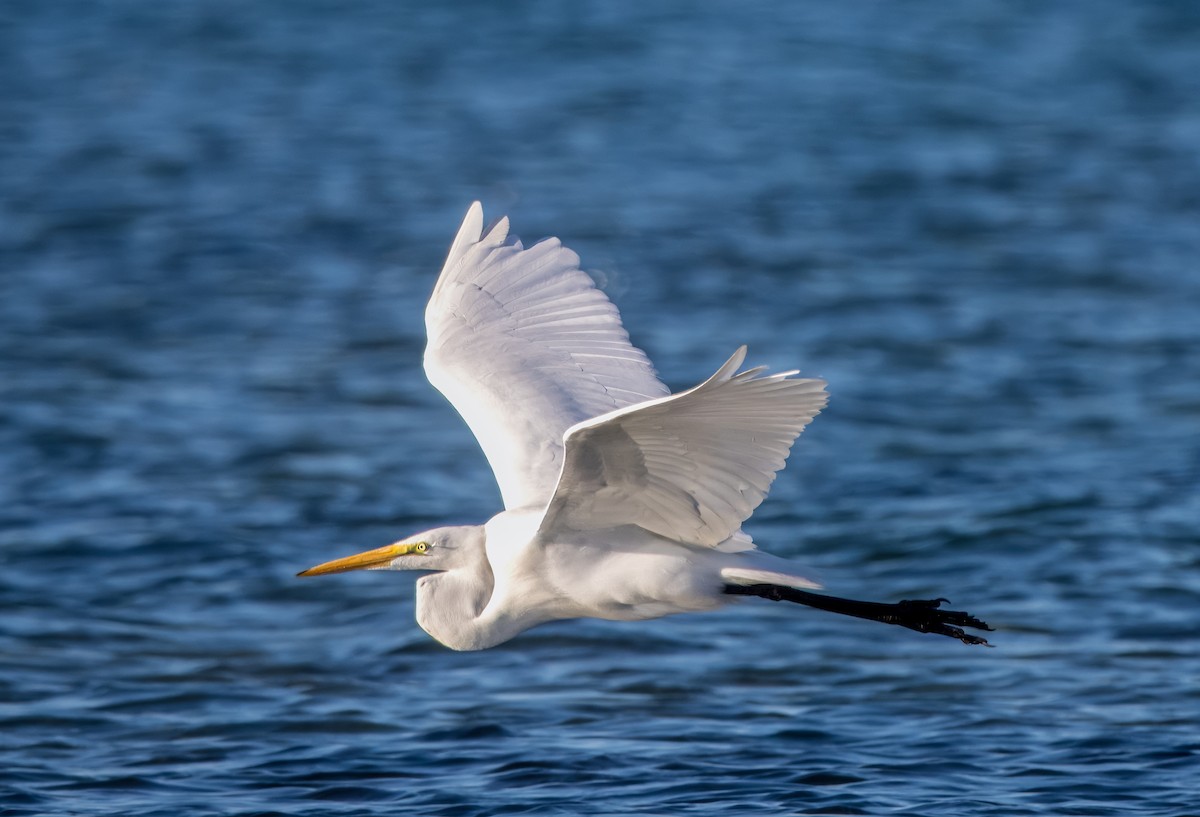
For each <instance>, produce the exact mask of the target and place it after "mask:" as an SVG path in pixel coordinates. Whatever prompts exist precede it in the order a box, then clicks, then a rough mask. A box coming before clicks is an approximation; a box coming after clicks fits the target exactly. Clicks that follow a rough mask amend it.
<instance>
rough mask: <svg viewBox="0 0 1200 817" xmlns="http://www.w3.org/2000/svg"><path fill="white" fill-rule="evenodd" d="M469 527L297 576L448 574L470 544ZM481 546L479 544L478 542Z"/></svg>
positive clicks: (395, 544) (426, 536)
mask: <svg viewBox="0 0 1200 817" xmlns="http://www.w3.org/2000/svg"><path fill="white" fill-rule="evenodd" d="M471 530H473V528H470V527H449V528H435V529H433V530H429V531H425V532H424V533H418V534H414V535H412V536H409V537H407V538H405V539H401V540H400V541H398V542H393V543H392V544H390V545H384V546H383V547H381V548H375V549H374V550H368V551H364V552H363V553H356V554H354V555H353V556H344V557H342V558H341V559H334V560H333V561H331V562H324V563H322V564H319V565H317V566H315V567H310V568H309V569H308V570H302V571H300V572H299V573H297V574H296V575H298V576H323V575H326V574H328V573H345V572H347V571H350V570H448V569H450V568H452V567H454V566H456V565H457V563H458V562H459V561H460V559H459V558H458V557H459V556H460V555H461V554H460V552H459V551H460V545H462V544H464V543H466V542H470V541H472V539H473V537H470V536H469V535H468V531H471ZM480 544H482V541H481V542H480Z"/></svg>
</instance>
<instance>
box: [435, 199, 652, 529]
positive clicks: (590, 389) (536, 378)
mask: <svg viewBox="0 0 1200 817" xmlns="http://www.w3.org/2000/svg"><path fill="white" fill-rule="evenodd" d="M508 232H509V225H508V219H506V218H502V219H500V220H499V221H498V222H496V224H494V225H493V226H492V227H491V228H490V229H489V230H487V231H486V233H485V232H484V229H483V208H482V207H481V206H480V204H479V202H475V203H474V204H472V205H471V207H470V209H468V210H467V214H466V217H465V218H464V219H463V223H462V226H461V227H460V228H459V231H458V234H457V235H456V236H455V238H454V241H453V242H452V243H451V245H450V251H449V253H448V254H447V256H446V264H445V266H444V267H443V268H442V273H441V276H440V277H439V278H438V281H437V284H436V285H435V286H434V290H433V295H432V297H431V298H430V300H429V305H428V306H427V307H426V310H425V325H426V329H427V331H428V334H429V342H428V344H427V346H426V348H425V372H426V375H427V376H428V377H429V380H430V382H431V383H433V385H434V386H435V387H437V389H438V390H439V391H441V392H442V394H444V395H445V396H446V397H447V399H449V400H450V402H451V403H452V404H453V405H454V407H455V408H456V409H457V410H458V413H459V414H461V415H462V417H463V419H464V420H466V422H467V425H469V426H470V428H471V431H472V432H473V433H474V434H475V438H476V439H477V440H478V441H479V444H480V447H481V448H483V451H484V454H485V455H486V456H487V458H488V461H489V462H490V463H491V466H492V471H493V472H494V473H495V475H496V481H497V483H499V485H500V492H501V494H502V495H503V497H504V505H505V507H506V508H508V509H509V510H512V509H515V508H522V507H530V506H535V507H538V508H539V509H540V508H542V507H544V506H545V505H546V503H547V502H548V501H549V499H550V496H551V494H552V493H553V490H554V486H555V483H556V481H557V479H558V475H559V472H560V471H561V469H562V459H563V443H562V440H563V435H564V433H565V432H566V431H567V429H568V428H570V427H571V426H572V425H574V424H576V423H579V422H581V421H584V420H587V419H589V418H592V417H595V416H597V415H600V414H604V413H606V412H610V411H613V410H615V409H620V408H623V407H626V406H629V405H632V404H634V403H640V402H643V401H645V400H650V399H655V398H659V397H662V396H664V395H666V394H667V388H666V387H665V386H664V385H663V384H662V383H661V382H660V381H659V379H658V377H657V376H656V375H655V373H654V367H653V366H652V365H651V364H650V361H649V359H648V358H647V357H646V355H645V353H643V352H642V351H641V350H640V349H638V348H636V347H634V346H633V345H632V344H630V342H629V335H628V334H626V332H625V329H624V328H623V327H622V326H621V318H620V315H619V314H618V313H617V309H616V307H614V306H613V305H612V303H611V302H610V301H609V300H608V298H607V297H605V295H604V293H602V292H601V291H600V290H599V289H597V288H596V285H595V283H594V282H593V281H592V279H591V278H590V277H589V276H588V275H587V274H586V273H584V272H583V271H581V270H580V269H579V256H577V255H576V254H575V253H574V252H572V251H571V250H569V249H567V248H566V247H564V246H562V244H561V243H560V242H559V241H558V239H556V238H548V239H546V240H544V241H540V242H538V243H537V244H534V245H533V246H532V247H528V248H526V247H524V246H523V245H522V244H521V242H520V241H518V240H516V239H515V238H511V239H510V238H509V234H508Z"/></svg>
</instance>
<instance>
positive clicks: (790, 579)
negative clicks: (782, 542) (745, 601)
mask: <svg viewBox="0 0 1200 817" xmlns="http://www.w3.org/2000/svg"><path fill="white" fill-rule="evenodd" d="M721 578H722V579H723V580H724V581H725V582H726V583H727V584H739V585H747V586H748V585H752V584H776V585H780V586H783V587H794V588H796V589H798V590H820V589H821V585H820V584H819V583H818V582H815V581H813V580H812V579H809V578H807V577H805V576H800V575H798V574H795V573H780V572H779V571H777V570H764V569H762V568H757V567H724V568H721Z"/></svg>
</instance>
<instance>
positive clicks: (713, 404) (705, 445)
mask: <svg viewBox="0 0 1200 817" xmlns="http://www.w3.org/2000/svg"><path fill="white" fill-rule="evenodd" d="M745 356H746V347H745V346H743V347H742V348H740V349H738V351H737V352H735V353H734V355H733V357H731V358H730V359H729V360H728V361H727V362H726V363H725V365H724V366H722V367H721V368H720V369H719V370H718V371H717V373H716V374H714V375H713V376H712V377H710V378H709V379H708V380H706V381H705V382H703V383H701V384H700V385H699V386H696V387H695V388H693V389H689V390H688V391H685V392H680V393H679V394H674V395H671V396H669V397H663V398H660V399H658V400H653V401H650V402H647V403H643V404H642V405H637V406H631V407H628V408H624V409H618V410H616V411H612V412H609V413H608V414H605V415H603V416H601V417H596V418H594V419H591V420H586V421H584V422H581V423H578V424H577V425H575V426H573V427H572V428H571V429H570V430H569V431H568V432H567V436H566V440H565V445H566V461H565V463H564V465H563V471H562V476H561V477H560V478H559V481H558V487H557V488H556V489H555V492H554V498H553V499H552V500H551V501H550V506H549V508H548V509H547V511H546V515H545V518H544V519H543V521H542V528H541V535H542V537H543V538H551V537H552V536H553V535H554V533H555V532H561V531H562V529H564V528H566V529H569V530H578V531H582V530H597V529H601V528H610V527H616V526H619V525H638V526H639V527H642V528H644V529H645V530H648V531H651V532H653V533H657V534H659V535H660V536H665V537H667V538H669V539H674V540H675V541H678V542H683V543H686V544H692V545H701V546H706V547H716V546H718V545H720V544H721V543H722V542H725V541H726V540H727V539H729V538H730V537H731V536H735V535H736V534H738V532H739V530H740V528H741V524H742V522H744V521H745V520H746V519H747V518H748V517H749V516H750V514H751V513H752V512H753V511H754V509H755V508H757V507H758V506H759V504H760V503H761V502H762V501H763V499H764V498H765V497H766V495H767V491H768V490H769V489H770V487H771V483H772V482H773V481H774V480H775V472H777V471H778V470H779V469H781V468H783V465H784V461H785V460H786V459H787V455H788V452H789V451H790V450H791V447H792V443H793V442H794V441H795V439H796V437H797V436H799V434H800V432H801V431H803V430H804V427H805V426H806V425H808V423H809V422H811V421H812V418H813V417H814V416H816V414H817V413H818V412H819V411H820V410H821V409H822V408H823V407H824V406H825V402H826V399H827V395H826V394H825V381H823V380H816V379H800V378H794V377H793V375H795V374H797V372H782V373H780V374H772V375H764V374H763V373H762V372H763V369H761V368H757V369H750V370H748V371H744V372H741V373H740V374H734V372H736V371H737V369H738V367H739V366H741V365H742V361H743V360H744V359H745ZM749 546H750V544H749V540H748V539H746V538H745V537H744V535H742V536H739V537H737V539H735V541H734V542H732V543H730V545H729V546H727V547H730V548H733V549H738V548H740V547H749Z"/></svg>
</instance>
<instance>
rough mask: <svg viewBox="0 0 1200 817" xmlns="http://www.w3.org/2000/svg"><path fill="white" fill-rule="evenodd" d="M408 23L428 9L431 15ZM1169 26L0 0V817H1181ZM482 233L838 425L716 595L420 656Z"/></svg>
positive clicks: (458, 518) (868, 8)
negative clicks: (451, 297) (449, 357)
mask: <svg viewBox="0 0 1200 817" xmlns="http://www.w3.org/2000/svg"><path fill="white" fill-rule="evenodd" d="M431 6H434V7H431ZM1198 9H1200V6H1197V5H1196V4H1195V3H1190V2H1175V3H1171V2H1161V3H1149V2H1147V3H1141V2H1120V1H1119V0H1086V2H1083V1H1082V0H1080V2H1069V1H1068V2H1062V3H1029V2H998V1H997V2H981V3H944V4H939V3H837V4H830V3H817V2H790V1H789V2H783V1H782V0H781V1H780V2H770V3H768V2H763V3H754V4H742V3H718V2H710V3H638V2H605V3H599V2H597V3H578V4H560V3H552V2H541V3H539V2H522V3H515V4H505V5H503V6H502V4H491V3H462V4H457V5H454V4H440V5H436V6H435V5H434V4H418V3H393V2H384V0H379V1H378V2H362V3H352V4H338V3H332V2H329V3H325V2H302V3H296V2H262V3H253V4H251V3H233V2H197V3H151V2H142V3H138V2H84V1H83V0H80V1H79V2H66V1H64V2H55V3H45V2H40V1H38V2H35V1H34V0H28V1H24V0H9V2H6V3H4V4H3V5H2V6H0V814H2V815H30V814H52V815H138V816H139V817H142V816H144V815H179V814H189V815H221V817H226V816H232V815H252V814H257V815H267V814H271V815H367V814H383V813H386V814H405V813H407V814H438V815H499V814H538V815H577V814H591V815H614V814H622V815H624V814H630V815H632V814H642V815H683V814H690V815H725V814H767V815H785V814H786V815H790V814H869V815H879V814H906V815H950V816H952V817H976V815H1003V816H1004V817H1008V816H1009V815H1129V814H1154V815H1172V816H1173V817H1182V816H1183V815H1195V814H1198V813H1200V793H1198V788H1200V786H1198V784H1200V726H1198V724H1200V625H1198V620H1200V492H1198V489H1197V486H1198V484H1200V11H1198ZM473 198H481V199H482V200H483V201H484V204H485V207H486V208H487V210H488V212H489V214H491V215H498V214H500V213H501V212H508V213H510V214H511V215H512V217H513V219H514V224H515V229H516V231H517V232H519V233H521V234H522V235H523V236H525V237H526V238H529V239H534V238H537V237H539V236H542V235H547V234H555V235H559V236H561V237H562V238H563V239H564V240H565V241H566V242H567V243H568V245H569V246H571V247H573V248H575V249H576V250H577V251H579V252H580V253H581V254H582V256H583V258H584V261H585V265H586V266H587V267H588V268H590V269H591V270H593V271H594V272H595V274H596V276H597V278H598V280H600V281H601V283H602V284H603V286H604V288H605V289H606V290H607V291H608V292H609V293H610V295H611V296H612V297H613V299H614V300H615V301H616V302H617V304H618V305H619V306H620V307H621V309H622V311H623V314H624V316H625V322H626V325H627V326H628V328H629V329H630V332H631V334H632V335H633V338H634V341H635V342H636V343H638V344H639V345H640V346H642V347H643V348H645V349H646V350H647V351H648V352H649V353H650V355H651V357H652V358H653V359H654V360H655V362H656V363H657V365H658V367H659V369H660V371H661V372H662V374H663V376H664V378H665V379H666V381H667V382H668V383H669V384H670V385H671V386H672V387H673V388H681V387H686V386H689V385H691V384H693V383H694V382H696V381H698V380H699V379H701V378H702V377H704V376H706V375H708V374H709V373H711V371H712V370H714V369H715V368H716V366H717V365H718V364H720V363H721V362H722V361H723V360H724V359H725V358H726V357H727V356H728V355H729V354H730V353H731V352H732V351H733V349H734V348H735V347H736V346H737V345H738V344H740V343H743V342H744V343H748V344H749V345H750V350H751V359H752V361H753V362H756V363H766V364H770V365H772V366H774V367H777V368H783V367H791V366H799V367H801V368H802V369H803V370H804V371H805V372H806V373H809V374H815V375H821V376H823V377H825V378H826V379H828V381H829V384H830V385H829V390H830V393H831V395H832V399H831V403H830V405H829V408H828V409H827V410H826V411H825V412H824V413H823V414H822V415H821V416H820V417H819V418H818V419H817V421H816V422H815V423H814V424H813V426H812V427H810V429H809V430H808V431H807V432H806V434H805V435H804V437H803V438H802V439H801V441H800V443H799V445H798V447H797V449H796V451H795V453H794V455H793V457H792V459H791V462H790V466H789V468H788V470H787V471H785V472H784V473H783V474H782V475H781V477H780V479H779V480H778V481H777V482H776V487H775V489H774V491H773V493H772V495H771V497H770V499H769V500H768V501H767V503H766V504H764V505H763V507H762V508H761V509H760V511H759V512H758V513H757V514H756V515H755V517H754V519H753V520H752V522H751V523H750V524H749V525H748V529H749V530H750V531H751V532H752V533H753V534H754V535H755V537H756V539H757V540H758V541H759V543H760V544H761V545H762V546H764V547H766V548H768V549H771V550H773V551H774V552H777V553H780V554H782V555H787V556H791V557H793V558H795V559H797V560H798V561H801V562H803V563H805V564H806V565H809V566H810V567H811V569H812V571H813V572H814V573H816V574H817V575H819V576H820V578H822V579H823V581H824V582H825V583H826V585H827V586H828V587H829V588H830V589H831V590H833V591H835V592H837V593H839V594H841V595H848V596H854V597H861V598H873V599H878V600H896V599H900V598H912V597H928V596H937V595H945V596H949V597H950V598H952V599H953V600H954V602H955V606H956V607H958V608H960V609H967V610H970V611H972V612H974V613H976V614H977V615H979V616H981V617H983V618H985V619H986V620H987V621H989V622H990V623H991V624H992V625H993V626H995V627H996V628H997V632H996V633H994V634H993V637H992V641H993V643H994V644H995V645H996V647H995V649H991V650H987V649H982V648H968V647H965V646H963V645H961V644H958V643H956V642H954V641H952V640H950V639H944V638H936V637H933V636H924V635H919V634H916V633H912V632H909V631H906V630H902V629H900V628H892V627H884V626H883V625H879V624H874V623H869V622H862V621H857V620H852V619H848V618H844V617H838V616H831V615H827V614H823V613H819V612H817V611H814V610H808V609H803V608H798V607H789V608H788V609H785V608H784V606H783V605H772V604H769V603H766V602H762V603H760V604H751V603H747V604H745V605H743V606H740V607H739V608H737V609H732V610H728V611H723V612H720V613H714V614H708V615H703V616H694V617H680V618H675V619H666V620H662V621H657V622H649V623H642V624H612V623H603V622H565V623H559V624H555V625H551V626H547V627H544V628H540V629H537V630H535V631H532V632H530V633H527V634H525V635H524V636H522V637H520V638H518V639H517V640H515V641H513V642H511V643H509V644H506V645H504V646H502V647H500V648H497V649H495V650H491V651H488V652H483V653H474V654H456V653H452V652H449V651H447V650H445V649H443V648H441V647H440V646H439V645H437V644H436V643H435V642H433V641H431V640H430V639H428V638H427V637H426V636H425V635H424V633H422V632H421V631H420V630H419V629H418V628H417V626H416V625H415V623H414V622H413V620H412V599H413V587H412V578H411V577H406V576H404V575H399V574H397V575H389V574H378V573H374V574H364V575H349V576H338V577H332V578H329V579H325V580H308V581H300V580H297V579H295V578H294V575H293V574H294V573H295V572H296V571H297V570H299V569H302V568H304V567H307V566H309V565H311V564H313V563H315V562H318V561H321V560H324V559H327V558H331V557H334V556H339V555H343V554H346V553H349V552H353V551H355V550H361V549H366V548H369V547H374V546H377V545H380V544H384V543H386V542H389V541H392V540H393V539H395V538H398V537H399V536H402V535H405V534H407V533H410V532H413V531H416V530H420V529H422V528H425V527H429V526H432V525H435V524H441V523H444V522H478V521H482V520H484V519H486V518H487V517H488V516H489V515H491V514H492V513H493V512H494V511H496V510H497V509H498V508H499V498H498V493H497V491H496V488H495V486H494V484H493V483H492V481H491V477H490V474H489V472H488V471H487V468H486V464H485V462H484V460H483V458H482V456H481V455H480V453H479V452H478V449H477V448H476V446H475V443H474V441H473V440H472V439H471V437H470V435H469V433H468V432H467V431H466V429H465V427H464V426H463V425H462V424H461V422H460V421H459V419H458V418H457V416H456V415H455V414H454V413H453V411H452V410H451V409H450V408H449V406H448V405H447V404H446V403H445V402H444V401H443V400H442V398H441V397H440V396H439V395H438V394H437V393H436V392H434V391H433V390H432V388H431V387H429V386H428V385H427V384H426V383H425V381H424V378H423V375H422V373H421V370H420V355H421V350H422V347H423V343H424V339H423V325H422V323H423V322H422V317H421V310H422V308H423V303H424V300H425V298H426V296H427V294H428V292H429V290H430V288H431V286H432V284H433V281H434V278H435V276H436V273H437V270H438V267H439V265H440V262H441V259H442V255H443V254H444V252H445V249H446V247H447V245H448V243H449V240H450V238H451V236H452V234H453V231H454V229H455V227H456V226H457V224H458V220H459V219H460V218H461V216H462V213H463V211H464V210H465V208H466V206H467V204H468V203H469V202H470V201H471V200H472V199H473Z"/></svg>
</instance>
